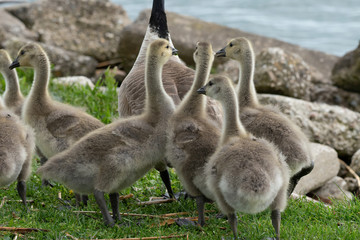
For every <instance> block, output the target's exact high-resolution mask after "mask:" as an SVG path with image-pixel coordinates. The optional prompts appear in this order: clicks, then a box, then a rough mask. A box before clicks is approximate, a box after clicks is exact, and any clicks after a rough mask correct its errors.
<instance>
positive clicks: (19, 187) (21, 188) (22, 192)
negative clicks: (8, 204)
mask: <svg viewBox="0 0 360 240" xmlns="http://www.w3.org/2000/svg"><path fill="white" fill-rule="evenodd" d="M16 188H17V191H18V193H19V196H20V198H21V200H22V202H23V204H24V205H25V207H27V205H26V183H25V181H18V183H17V186H16Z"/></svg>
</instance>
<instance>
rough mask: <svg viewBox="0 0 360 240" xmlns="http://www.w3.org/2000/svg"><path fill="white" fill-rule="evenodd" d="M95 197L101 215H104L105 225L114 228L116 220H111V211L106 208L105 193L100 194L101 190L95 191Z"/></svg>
mask: <svg viewBox="0 0 360 240" xmlns="http://www.w3.org/2000/svg"><path fill="white" fill-rule="evenodd" d="M94 196H95V200H96V202H97V204H98V205H99V208H100V211H101V214H102V215H103V218H104V222H105V225H108V226H110V227H113V226H114V225H115V223H114V219H112V218H111V216H110V213H109V210H108V209H107V207H106V202H105V198H104V192H100V191H99V190H96V189H95V191H94Z"/></svg>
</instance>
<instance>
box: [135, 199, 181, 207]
mask: <svg viewBox="0 0 360 240" xmlns="http://www.w3.org/2000/svg"><path fill="white" fill-rule="evenodd" d="M174 201H176V199H173V198H169V199H161V200H152V201H151V200H150V201H146V202H139V203H137V204H138V205H151V204H160V203H169V202H174Z"/></svg>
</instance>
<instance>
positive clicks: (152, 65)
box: [144, 56, 175, 119]
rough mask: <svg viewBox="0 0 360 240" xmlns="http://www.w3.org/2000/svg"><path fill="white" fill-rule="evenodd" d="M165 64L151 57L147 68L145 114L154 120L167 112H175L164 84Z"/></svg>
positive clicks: (155, 57)
mask: <svg viewBox="0 0 360 240" xmlns="http://www.w3.org/2000/svg"><path fill="white" fill-rule="evenodd" d="M162 69H163V64H162V63H159V60H158V57H157V56H149V57H148V59H147V62H146V66H145V88H146V98H145V99H146V102H145V111H144V114H145V115H147V116H151V117H152V118H154V119H157V118H161V115H164V113H166V112H167V110H170V111H173V110H174V108H175V107H174V103H173V101H172V99H171V98H170V97H169V95H168V94H167V93H166V92H165V89H164V86H163V84H162V78H161V75H162Z"/></svg>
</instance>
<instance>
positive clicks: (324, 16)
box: [112, 0, 360, 56]
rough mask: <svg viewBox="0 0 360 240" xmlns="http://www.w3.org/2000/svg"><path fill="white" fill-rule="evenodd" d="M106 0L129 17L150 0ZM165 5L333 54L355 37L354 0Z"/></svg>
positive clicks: (359, 13)
mask: <svg viewBox="0 0 360 240" xmlns="http://www.w3.org/2000/svg"><path fill="white" fill-rule="evenodd" d="M112 1H113V2H114V3H116V4H119V5H121V6H123V7H124V9H125V10H126V11H127V13H128V15H129V17H130V18H131V19H132V20H135V19H136V17H137V16H138V14H139V12H140V11H141V10H143V9H146V8H151V7H152V0H112ZM165 9H166V11H171V12H176V13H179V14H183V15H188V16H193V17H197V18H200V19H202V20H205V21H209V22H215V23H218V24H222V25H226V26H229V27H233V28H238V29H241V30H243V31H246V32H251V33H255V34H259V35H263V36H268V37H273V38H277V39H279V40H283V41H286V42H290V43H294V44H298V45H300V46H302V47H306V48H310V49H314V50H319V51H323V52H326V53H330V54H334V55H338V56H342V55H344V54H345V53H346V52H348V51H351V50H353V49H355V48H356V47H357V45H358V42H359V40H360V1H359V0H341V1H340V0H301V1H299V0H218V1H209V0H207V1H205V0H181V1H180V0H165ZM170 32H171V29H170Z"/></svg>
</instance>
